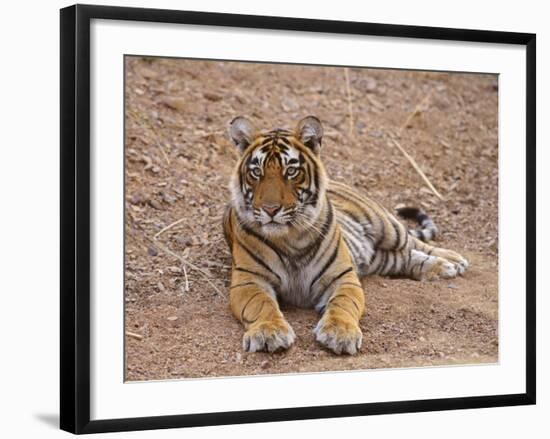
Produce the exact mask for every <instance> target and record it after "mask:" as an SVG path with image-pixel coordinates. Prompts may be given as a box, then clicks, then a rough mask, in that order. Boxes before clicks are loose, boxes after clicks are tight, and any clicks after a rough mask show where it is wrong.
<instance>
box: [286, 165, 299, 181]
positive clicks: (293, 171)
mask: <svg viewBox="0 0 550 439" xmlns="http://www.w3.org/2000/svg"><path fill="white" fill-rule="evenodd" d="M299 172H300V169H298V168H294V167H292V168H288V169H287V170H286V176H287V177H288V178H294V177H296V176H297V175H298V173H299Z"/></svg>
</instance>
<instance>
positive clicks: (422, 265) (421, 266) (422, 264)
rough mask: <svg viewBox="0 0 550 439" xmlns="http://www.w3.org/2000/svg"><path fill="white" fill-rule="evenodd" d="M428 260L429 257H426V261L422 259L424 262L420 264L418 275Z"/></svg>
mask: <svg viewBox="0 0 550 439" xmlns="http://www.w3.org/2000/svg"><path fill="white" fill-rule="evenodd" d="M428 259H430V257H429V256H426V259H424V260H423V261H422V263H421V264H420V274H422V269H423V268H424V264H425V263H426V261H427V260H428Z"/></svg>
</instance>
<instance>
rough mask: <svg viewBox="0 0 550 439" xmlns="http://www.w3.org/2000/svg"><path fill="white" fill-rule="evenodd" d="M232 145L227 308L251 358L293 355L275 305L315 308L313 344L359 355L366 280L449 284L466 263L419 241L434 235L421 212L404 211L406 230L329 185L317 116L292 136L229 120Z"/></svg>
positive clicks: (370, 202) (291, 337)
mask: <svg viewBox="0 0 550 439" xmlns="http://www.w3.org/2000/svg"><path fill="white" fill-rule="evenodd" d="M228 132H229V137H230V139H231V141H232V142H233V143H234V144H235V146H236V147H237V148H238V150H239V152H240V158H239V160H238V163H237V165H236V167H235V170H234V172H233V173H232V174H231V178H230V181H229V192H230V200H229V202H228V203H227V206H226V209H225V212H224V215H223V231H224V236H225V240H226V242H227V245H228V246H229V250H230V253H231V259H232V267H231V281H230V286H229V302H230V308H231V312H232V314H233V315H234V316H235V318H236V319H237V320H239V321H240V322H241V323H242V324H243V326H244V331H245V332H244V335H243V339H242V347H243V349H244V351H247V352H257V351H267V352H275V351H279V350H285V349H288V348H290V346H291V345H293V343H294V342H295V340H296V334H295V332H294V330H293V329H292V327H291V326H290V324H289V323H288V322H287V320H286V319H285V317H284V315H283V313H282V312H281V308H280V306H279V304H280V303H287V304H290V305H293V306H296V307H302V308H313V309H315V310H316V311H317V312H318V313H319V315H320V319H319V321H318V323H317V325H316V326H315V328H314V329H313V333H314V336H315V339H316V340H317V342H319V343H320V344H321V345H322V346H324V348H326V349H328V350H329V351H332V352H334V353H335V354H350V355H353V354H356V353H357V352H358V351H359V349H360V348H361V345H362V339H363V335H362V332H361V329H360V327H359V321H360V319H361V318H362V316H363V313H364V312H365V297H364V291H363V287H362V284H361V281H360V280H361V279H362V278H363V277H365V276H368V275H373V274H378V275H384V276H401V277H409V278H412V279H416V280H421V279H423V278H426V277H435V278H453V277H455V276H458V275H462V274H463V273H464V272H465V270H466V269H467V268H468V261H467V260H466V259H465V258H464V257H463V256H461V255H460V254H458V253H456V252H454V251H451V250H446V249H443V248H439V247H435V246H433V245H430V244H429V243H427V242H425V241H426V240H430V239H433V238H434V237H435V235H436V233H437V228H436V227H435V224H434V222H433V221H432V220H431V219H430V218H429V217H428V216H427V215H426V214H425V213H424V212H423V211H421V210H420V209H417V208H402V209H401V210H400V211H398V214H400V215H401V216H402V217H405V218H408V219H414V220H416V221H417V222H418V223H419V227H420V229H419V230H411V231H409V230H408V228H407V227H406V226H405V225H404V224H403V223H402V222H401V221H399V220H398V219H397V218H396V216H394V215H393V214H392V213H391V212H390V211H389V210H387V209H386V208H385V207H383V206H382V205H381V204H380V203H379V202H377V201H375V200H374V199H372V198H368V197H366V196H365V195H363V194H361V193H359V192H358V191H356V190H355V189H353V188H352V187H350V186H348V185H346V184H343V183H339V182H336V181H332V180H330V179H329V178H328V176H327V173H326V171H325V168H324V166H323V163H322V161H321V157H320V151H321V142H322V138H323V127H322V124H321V121H320V120H319V119H318V118H317V117H315V116H307V117H305V118H303V119H302V120H300V121H299V122H298V123H297V125H296V127H295V129H294V130H286V129H280V128H278V129H274V130H271V131H260V130H257V129H256V128H255V126H254V124H253V123H252V122H251V121H250V120H249V119H247V118H245V117H243V116H239V117H236V118H234V119H233V120H232V121H231V122H230V123H229V127H228Z"/></svg>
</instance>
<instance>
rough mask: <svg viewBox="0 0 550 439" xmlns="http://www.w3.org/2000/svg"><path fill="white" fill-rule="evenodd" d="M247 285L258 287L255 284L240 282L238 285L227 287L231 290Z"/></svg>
mask: <svg viewBox="0 0 550 439" xmlns="http://www.w3.org/2000/svg"><path fill="white" fill-rule="evenodd" d="M247 285H256V286H258V284H257V283H256V282H241V283H240V284H237V285H231V286H230V287H229V289H230V290H232V289H233V288H238V287H245V286H247Z"/></svg>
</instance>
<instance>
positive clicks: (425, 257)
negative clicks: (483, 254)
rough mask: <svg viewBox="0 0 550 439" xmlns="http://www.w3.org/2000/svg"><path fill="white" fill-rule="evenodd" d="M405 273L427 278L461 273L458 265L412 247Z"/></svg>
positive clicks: (448, 276) (415, 277)
mask: <svg viewBox="0 0 550 439" xmlns="http://www.w3.org/2000/svg"><path fill="white" fill-rule="evenodd" d="M405 274H406V275H407V276H410V277H411V278H413V279H416V280H421V279H424V278H425V277H427V278H443V279H450V278H453V277H456V276H458V275H459V274H460V272H459V268H458V265H457V264H455V263H453V262H451V261H449V260H447V259H444V258H442V257H440V256H436V255H434V254H432V255H429V254H427V253H424V252H423V251H420V250H415V249H411V250H410V255H409V260H408V264H407V266H406V269H405Z"/></svg>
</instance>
